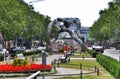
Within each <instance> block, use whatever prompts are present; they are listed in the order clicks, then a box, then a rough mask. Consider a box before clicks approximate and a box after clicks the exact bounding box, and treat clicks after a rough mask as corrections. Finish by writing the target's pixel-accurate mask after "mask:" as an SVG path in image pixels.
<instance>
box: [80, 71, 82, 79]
mask: <svg viewBox="0 0 120 79" xmlns="http://www.w3.org/2000/svg"><path fill="white" fill-rule="evenodd" d="M80 79H82V70H81V71H80Z"/></svg>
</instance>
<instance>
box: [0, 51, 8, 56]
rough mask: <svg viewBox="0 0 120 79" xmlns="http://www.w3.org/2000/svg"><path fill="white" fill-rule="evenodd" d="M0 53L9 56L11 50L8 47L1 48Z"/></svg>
mask: <svg viewBox="0 0 120 79" xmlns="http://www.w3.org/2000/svg"><path fill="white" fill-rule="evenodd" d="M0 54H2V55H5V56H8V55H9V51H8V50H7V49H0Z"/></svg>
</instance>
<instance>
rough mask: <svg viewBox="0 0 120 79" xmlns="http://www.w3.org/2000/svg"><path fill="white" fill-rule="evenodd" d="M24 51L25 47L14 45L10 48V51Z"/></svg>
mask: <svg viewBox="0 0 120 79" xmlns="http://www.w3.org/2000/svg"><path fill="white" fill-rule="evenodd" d="M24 51H25V47H14V48H11V49H10V53H14V52H24Z"/></svg>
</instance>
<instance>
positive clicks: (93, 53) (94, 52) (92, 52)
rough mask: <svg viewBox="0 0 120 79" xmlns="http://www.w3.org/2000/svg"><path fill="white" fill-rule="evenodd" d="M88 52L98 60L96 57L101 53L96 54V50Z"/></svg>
mask: <svg viewBox="0 0 120 79" xmlns="http://www.w3.org/2000/svg"><path fill="white" fill-rule="evenodd" d="M87 52H88V53H89V54H90V55H91V56H92V57H93V58H96V56H97V55H98V54H99V52H96V51H94V50H90V49H87Z"/></svg>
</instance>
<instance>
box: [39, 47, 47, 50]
mask: <svg viewBox="0 0 120 79" xmlns="http://www.w3.org/2000/svg"><path fill="white" fill-rule="evenodd" d="M45 49H46V47H38V48H37V50H45Z"/></svg>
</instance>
